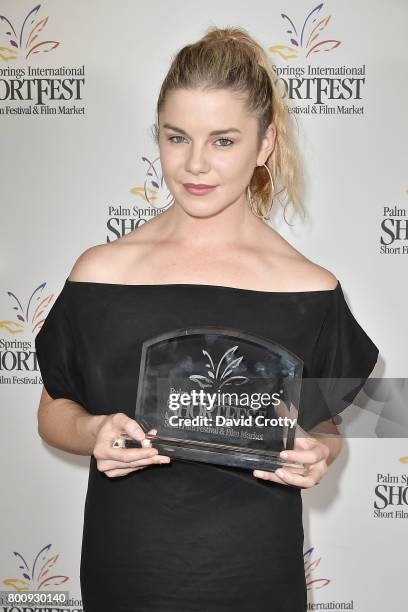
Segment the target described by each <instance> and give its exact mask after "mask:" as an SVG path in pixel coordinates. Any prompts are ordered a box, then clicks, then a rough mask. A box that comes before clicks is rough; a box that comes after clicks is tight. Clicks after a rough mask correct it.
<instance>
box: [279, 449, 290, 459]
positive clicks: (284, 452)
mask: <svg viewBox="0 0 408 612" xmlns="http://www.w3.org/2000/svg"><path fill="white" fill-rule="evenodd" d="M280 456H281V457H283V458H284V459H286V458H287V456H288V453H287V452H286V451H282V452H281V454H280Z"/></svg>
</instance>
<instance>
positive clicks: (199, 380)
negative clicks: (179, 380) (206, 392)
mask: <svg viewBox="0 0 408 612" xmlns="http://www.w3.org/2000/svg"><path fill="white" fill-rule="evenodd" d="M189 379H190V380H193V381H195V382H197V383H198V384H199V385H200V387H201V388H202V389H205V387H212V383H211V380H210V379H209V378H207V377H206V376H201V374H192V375H191V376H189ZM204 381H206V383H207V384H205V382H204Z"/></svg>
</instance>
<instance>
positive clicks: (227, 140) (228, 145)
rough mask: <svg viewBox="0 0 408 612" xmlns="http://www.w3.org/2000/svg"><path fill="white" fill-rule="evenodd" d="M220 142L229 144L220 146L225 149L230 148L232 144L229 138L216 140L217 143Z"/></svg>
mask: <svg viewBox="0 0 408 612" xmlns="http://www.w3.org/2000/svg"><path fill="white" fill-rule="evenodd" d="M220 140H223V141H224V142H228V143H229V144H227V145H221V146H223V147H224V146H226V147H230V146H231V145H232V144H233V142H234V141H233V140H231V139H230V138H218V140H217V142H219V141H220Z"/></svg>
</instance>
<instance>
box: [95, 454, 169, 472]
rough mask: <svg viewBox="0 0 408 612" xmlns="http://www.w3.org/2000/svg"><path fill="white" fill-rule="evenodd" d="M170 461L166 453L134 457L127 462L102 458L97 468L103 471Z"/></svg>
mask: <svg viewBox="0 0 408 612" xmlns="http://www.w3.org/2000/svg"><path fill="white" fill-rule="evenodd" d="M169 461H170V457H167V456H166V455H159V454H156V455H152V456H151V457H150V456H147V457H144V458H142V459H136V460H133V461H127V462H121V461H111V460H109V459H102V460H100V461H99V464H98V468H100V470H101V471H103V472H105V471H108V470H113V469H124V468H125V469H126V468H130V467H140V466H147V465H157V464H160V463H169Z"/></svg>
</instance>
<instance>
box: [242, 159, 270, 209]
mask: <svg viewBox="0 0 408 612" xmlns="http://www.w3.org/2000/svg"><path fill="white" fill-rule="evenodd" d="M262 165H263V166H265V168H266V169H267V171H268V174H269V180H270V182H271V186H272V198H273V193H274V191H275V185H274V183H273V180H272V175H271V173H270V171H269V168H268V166H267V165H266V164H262ZM247 200H248V204H249V208H250V209H251V210H252V212H253V213H254V215H256V216H257V217H259V218H260V219H263V220H264V221H269V217H265V216H264V215H261V214H260V213H259V212H258V209H257V206H256V204H255V202H254V201H253V199H252V195H251V189H250V187H249V185H248V187H247Z"/></svg>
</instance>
